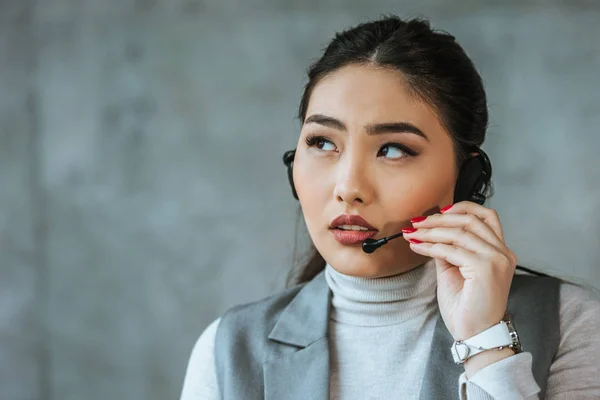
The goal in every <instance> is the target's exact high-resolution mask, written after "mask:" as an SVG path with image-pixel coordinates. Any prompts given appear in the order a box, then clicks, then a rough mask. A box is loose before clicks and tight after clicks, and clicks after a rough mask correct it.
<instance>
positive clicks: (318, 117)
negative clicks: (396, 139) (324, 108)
mask: <svg viewBox="0 0 600 400" xmlns="http://www.w3.org/2000/svg"><path fill="white" fill-rule="evenodd" d="M304 123H305V124H310V123H314V124H319V125H323V126H326V127H328V128H333V129H337V130H338V131H346V125H344V123H343V122H342V121H340V120H339V119H336V118H333V117H328V116H326V115H322V114H312V115H311V116H309V117H308V118H306V120H305V121H304ZM365 128H366V130H367V135H381V134H384V133H413V134H415V135H418V136H421V137H422V138H424V139H425V140H429V139H428V138H427V136H425V134H424V133H423V131H421V130H420V129H419V128H417V127H416V126H415V125H413V124H411V123H410V122H404V121H403V122H384V123H379V124H371V125H367V126H366V127H365Z"/></svg>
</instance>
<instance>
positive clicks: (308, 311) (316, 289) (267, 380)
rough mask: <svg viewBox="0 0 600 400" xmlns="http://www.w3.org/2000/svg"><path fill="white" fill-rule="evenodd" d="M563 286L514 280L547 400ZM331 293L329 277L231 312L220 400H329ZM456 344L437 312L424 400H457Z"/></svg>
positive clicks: (219, 339) (514, 309) (224, 333)
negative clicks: (454, 347)
mask: <svg viewBox="0 0 600 400" xmlns="http://www.w3.org/2000/svg"><path fill="white" fill-rule="evenodd" d="M559 286H560V280H558V279H556V278H552V277H538V276H531V275H515V276H514V278H513V281H512V285H511V289H510V295H509V301H508V310H507V311H508V312H509V313H510V314H511V317H512V321H513V323H514V325H515V328H516V329H517V332H518V333H519V337H520V339H521V343H522V344H523V349H524V351H528V352H530V353H532V355H533V375H534V377H535V379H536V381H537V383H538V385H539V386H540V388H541V389H542V391H541V393H540V398H544V393H545V390H546V382H547V379H548V373H549V369H550V364H551V363H552V360H553V358H554V355H555V354H556V352H557V350H558V344H559V339H560V332H559V319H558V318H559V315H558V307H559ZM330 306H331V290H330V289H329V287H328V286H327V282H326V280H325V276H324V271H322V272H321V273H319V274H318V275H317V276H316V277H315V278H313V280H311V281H310V282H308V283H304V284H301V285H297V286H295V287H292V288H288V289H285V290H284V291H282V292H279V293H277V294H275V295H273V296H270V297H267V298H265V299H262V300H260V301H256V302H253V303H248V304H242V305H238V306H235V307H232V308H230V309H229V310H228V311H227V312H225V313H224V314H223V316H222V317H221V322H220V323H219V327H218V329H217V333H216V338H215V363H216V371H217V381H218V384H219V389H220V393H221V397H222V398H223V399H226V400H241V399H244V400H259V399H266V400H292V399H315V400H325V399H329V342H328V329H327V327H328V321H329V310H330ZM453 342H454V340H453V338H452V336H451V335H450V333H449V331H448V329H447V328H446V326H445V324H444V321H443V320H442V318H441V315H440V313H439V310H438V315H437V322H436V326H435V331H434V335H433V341H432V345H431V352H430V354H429V359H428V360H427V367H426V371H425V376H424V378H423V385H422V389H421V393H420V398H421V399H423V400H429V399H440V400H442V399H443V400H447V399H453V398H457V396H458V377H459V375H460V374H461V373H462V372H463V371H464V368H463V366H461V365H456V364H455V363H454V361H453V360H452V355H451V353H450V347H451V346H452V343H453Z"/></svg>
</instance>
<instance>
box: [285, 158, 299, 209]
mask: <svg viewBox="0 0 600 400" xmlns="http://www.w3.org/2000/svg"><path fill="white" fill-rule="evenodd" d="M295 155H296V150H288V151H286V152H285V153H283V163H284V164H285V166H286V167H287V174H288V181H289V182H290V186H291V187H292V195H293V196H294V198H295V199H296V200H298V193H296V187H295V186H294V156H295Z"/></svg>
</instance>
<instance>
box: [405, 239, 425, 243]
mask: <svg viewBox="0 0 600 400" xmlns="http://www.w3.org/2000/svg"><path fill="white" fill-rule="evenodd" d="M408 241H409V242H411V243H414V244H419V243H423V242H421V241H420V240H418V239H408Z"/></svg>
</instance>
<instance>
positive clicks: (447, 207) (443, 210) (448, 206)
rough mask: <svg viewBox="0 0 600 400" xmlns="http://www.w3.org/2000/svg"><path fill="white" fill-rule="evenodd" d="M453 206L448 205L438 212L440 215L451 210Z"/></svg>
mask: <svg viewBox="0 0 600 400" xmlns="http://www.w3.org/2000/svg"><path fill="white" fill-rule="evenodd" d="M453 205H454V204H449V205H447V206H446V207H444V208H442V209H441V210H440V212H441V213H443V212H445V211H448V210H449V209H450V208H452V206H453Z"/></svg>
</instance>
